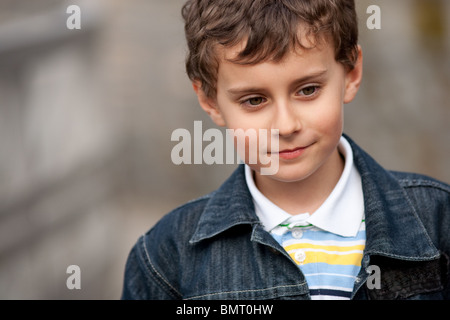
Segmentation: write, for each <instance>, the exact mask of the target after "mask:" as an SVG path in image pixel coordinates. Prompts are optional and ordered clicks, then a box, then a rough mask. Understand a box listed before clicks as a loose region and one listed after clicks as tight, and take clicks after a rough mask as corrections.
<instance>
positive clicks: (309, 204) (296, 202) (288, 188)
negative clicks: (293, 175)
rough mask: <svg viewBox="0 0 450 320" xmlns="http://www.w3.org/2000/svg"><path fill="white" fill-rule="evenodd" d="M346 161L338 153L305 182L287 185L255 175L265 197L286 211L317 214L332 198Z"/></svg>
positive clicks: (270, 178)
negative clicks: (330, 197)
mask: <svg viewBox="0 0 450 320" xmlns="http://www.w3.org/2000/svg"><path fill="white" fill-rule="evenodd" d="M344 164H345V163H344V159H343V157H342V156H341V154H340V153H339V152H338V150H337V149H336V151H335V152H334V153H333V154H332V155H331V156H330V159H328V161H327V162H326V163H324V164H323V165H322V166H321V167H320V168H318V169H317V170H316V171H315V172H313V173H312V174H310V175H309V176H308V177H306V178H305V179H302V180H299V181H293V182H284V181H279V180H276V179H273V178H272V177H268V176H262V175H260V174H259V173H257V172H255V174H254V180H255V184H256V186H257V187H258V189H259V190H260V192H261V193H262V194H264V196H266V197H267V198H268V199H269V200H270V201H272V202H273V203H274V204H276V205H277V206H278V207H280V208H281V209H283V210H284V211H286V212H288V213H290V214H292V215H296V214H300V213H306V212H308V213H310V214H313V213H314V212H315V211H316V210H317V209H318V208H319V207H320V206H321V205H322V203H323V202H324V201H325V200H326V199H327V198H328V196H329V195H330V194H331V192H332V191H333V189H334V187H335V186H336V184H337V183H338V181H339V179H340V177H341V175H342V172H343V170H344Z"/></svg>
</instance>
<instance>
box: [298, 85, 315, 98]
mask: <svg viewBox="0 0 450 320" xmlns="http://www.w3.org/2000/svg"><path fill="white" fill-rule="evenodd" d="M318 90H319V87H318V86H309V87H306V88H303V89H301V90H300V91H299V94H300V95H301V96H305V97H310V96H312V95H314V94H316V93H317V91H318Z"/></svg>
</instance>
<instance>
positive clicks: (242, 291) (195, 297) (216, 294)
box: [184, 283, 304, 300]
mask: <svg viewBox="0 0 450 320" xmlns="http://www.w3.org/2000/svg"><path fill="white" fill-rule="evenodd" d="M300 285H304V283H300V284H292V285H285V286H276V287H270V288H265V289H251V290H239V291H224V292H214V293H209V294H203V295H200V296H194V297H189V298H186V299H184V300H192V299H199V298H204V297H210V296H218V295H221V294H229V293H249V292H261V291H268V290H274V289H281V288H294V287H298V286H300Z"/></svg>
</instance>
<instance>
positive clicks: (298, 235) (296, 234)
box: [292, 228, 303, 239]
mask: <svg viewBox="0 0 450 320" xmlns="http://www.w3.org/2000/svg"><path fill="white" fill-rule="evenodd" d="M292 236H293V237H294V238H295V239H300V238H301V237H303V231H302V229H299V228H296V229H294V230H292Z"/></svg>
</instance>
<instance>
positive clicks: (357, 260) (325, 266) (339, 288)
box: [271, 220, 366, 300]
mask: <svg viewBox="0 0 450 320" xmlns="http://www.w3.org/2000/svg"><path fill="white" fill-rule="evenodd" d="M365 233H366V230H365V222H364V220H362V222H361V224H360V228H359V230H358V233H357V234H356V236H355V237H342V236H340V235H337V234H334V233H331V232H327V231H324V230H321V229H319V228H317V227H315V226H313V225H311V224H309V223H304V222H301V221H298V220H297V221H295V220H294V221H292V222H291V221H287V222H286V223H282V224H280V225H279V226H278V227H276V228H274V229H273V230H272V231H271V234H272V236H273V237H274V238H275V240H277V241H278V243H279V244H280V245H281V246H282V247H283V248H284V249H285V250H286V252H287V253H288V254H289V255H290V256H291V258H292V259H293V260H294V262H295V263H296V264H297V265H298V266H299V268H300V270H301V271H302V272H303V274H304V275H305V278H306V281H307V283H308V286H309V289H310V295H311V299H313V300H325V299H326V300H337V299H350V296H351V293H352V291H353V286H354V284H355V279H356V277H357V275H358V273H359V270H360V268H361V260H362V255H363V251H364V247H365V239H366V234H365Z"/></svg>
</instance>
